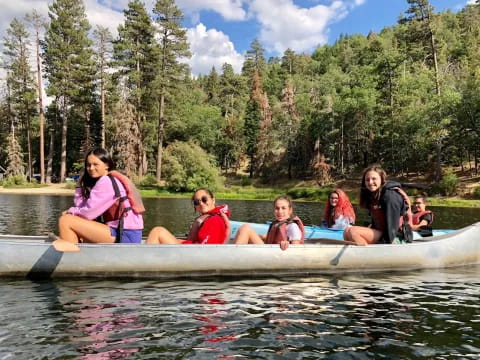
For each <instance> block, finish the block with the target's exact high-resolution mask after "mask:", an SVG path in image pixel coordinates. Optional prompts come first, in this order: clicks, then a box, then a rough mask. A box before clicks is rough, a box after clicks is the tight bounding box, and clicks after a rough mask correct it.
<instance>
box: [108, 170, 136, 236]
mask: <svg viewBox="0 0 480 360" xmlns="http://www.w3.org/2000/svg"><path fill="white" fill-rule="evenodd" d="M107 176H108V177H109V178H110V180H111V181H112V187H113V191H114V192H115V197H116V198H118V199H117V200H116V201H115V202H114V203H113V205H112V206H110V207H109V208H108V209H107V210H106V211H105V212H104V213H103V214H102V218H103V221H104V222H109V221H114V220H118V227H117V235H116V237H115V242H116V243H119V242H121V240H122V233H123V218H124V217H125V216H126V215H127V212H129V211H133V212H134V213H135V214H143V213H144V212H145V207H144V206H143V201H142V197H141V196H140V192H139V191H138V189H137V188H136V187H135V185H134V184H133V183H132V181H130V179H129V178H127V177H126V176H125V175H123V174H121V173H119V172H118V171H114V170H113V171H110V172H109V173H108V174H107ZM115 179H118V180H119V181H120V183H121V184H122V186H123V188H124V189H125V192H126V195H125V196H122V195H121V193H120V189H119V187H118V184H117V182H116V181H115ZM125 200H128V201H129V202H130V206H126V205H125Z"/></svg>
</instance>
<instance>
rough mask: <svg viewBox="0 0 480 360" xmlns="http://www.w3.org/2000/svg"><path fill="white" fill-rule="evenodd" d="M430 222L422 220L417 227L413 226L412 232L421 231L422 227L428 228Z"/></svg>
mask: <svg viewBox="0 0 480 360" xmlns="http://www.w3.org/2000/svg"><path fill="white" fill-rule="evenodd" d="M427 225H428V221H427V220H425V219H422V220H421V221H420V222H419V223H418V224H417V225H412V230H419V229H420V228H421V227H422V226H427Z"/></svg>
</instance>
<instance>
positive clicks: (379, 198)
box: [343, 166, 413, 245]
mask: <svg viewBox="0 0 480 360" xmlns="http://www.w3.org/2000/svg"><path fill="white" fill-rule="evenodd" d="M400 186H401V185H400V184H399V183H397V182H393V181H387V175H386V173H385V171H384V170H383V169H382V168H381V167H379V166H371V167H369V168H367V169H366V170H365V171H364V173H363V177H362V187H361V189H360V207H363V208H366V209H368V211H369V213H370V215H371V217H372V224H371V225H370V226H369V227H363V226H351V227H348V228H347V229H345V231H344V233H343V237H344V239H345V240H347V241H353V242H355V243H356V244H357V245H368V244H376V243H387V244H390V243H392V242H393V241H394V239H395V238H397V237H398V238H400V237H402V236H404V234H400V228H401V224H402V223H403V221H407V222H408V224H409V225H411V212H410V208H409V206H410V201H409V200H408V196H407V195H406V194H405V192H403V190H402V189H401V188H400ZM404 215H408V216H407V220H404V219H403V218H404ZM405 236H408V237H410V238H412V237H413V235H412V232H411V228H409V227H408V226H406V227H405Z"/></svg>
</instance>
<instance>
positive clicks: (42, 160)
mask: <svg viewBox="0 0 480 360" xmlns="http://www.w3.org/2000/svg"><path fill="white" fill-rule="evenodd" d="M35 33H36V40H35V43H36V48H37V89H38V114H39V117H40V129H39V131H40V184H45V135H44V130H43V126H44V124H45V114H44V113H43V96H42V69H41V61H40V35H39V33H38V26H37V27H36V29H35Z"/></svg>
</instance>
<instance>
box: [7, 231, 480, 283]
mask: <svg viewBox="0 0 480 360" xmlns="http://www.w3.org/2000/svg"><path fill="white" fill-rule="evenodd" d="M332 242H335V240H330V243H329V244H323V243H321V242H317V243H313V244H305V245H292V246H290V248H289V249H287V250H286V251H282V250H281V249H280V247H279V246H278V245H232V244H227V245H144V244H139V245H130V244H81V245H80V248H81V251H80V252H76V253H61V252H58V251H57V250H55V249H54V248H53V246H52V245H51V243H49V242H48V238H47V237H42V236H15V235H3V236H1V235H0V275H2V276H22V277H23V276H28V277H31V278H45V277H81V276H86V277H102V276H103V277H104V276H108V277H124V276H128V277H202V276H244V277H245V276H277V275H289V274H290V275H308V274H320V273H344V272H371V271H391V270H412V269H427V268H444V267H453V266H460V265H467V264H476V263H480V223H476V224H474V225H471V226H468V227H466V228H463V229H460V230H458V231H454V232H452V233H450V234H445V235H439V236H434V237H430V238H428V240H425V239H422V240H420V241H417V242H414V243H412V244H406V245H370V246H365V247H363V246H352V245H346V244H344V243H343V242H342V241H337V243H336V244H335V243H334V244H332Z"/></svg>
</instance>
